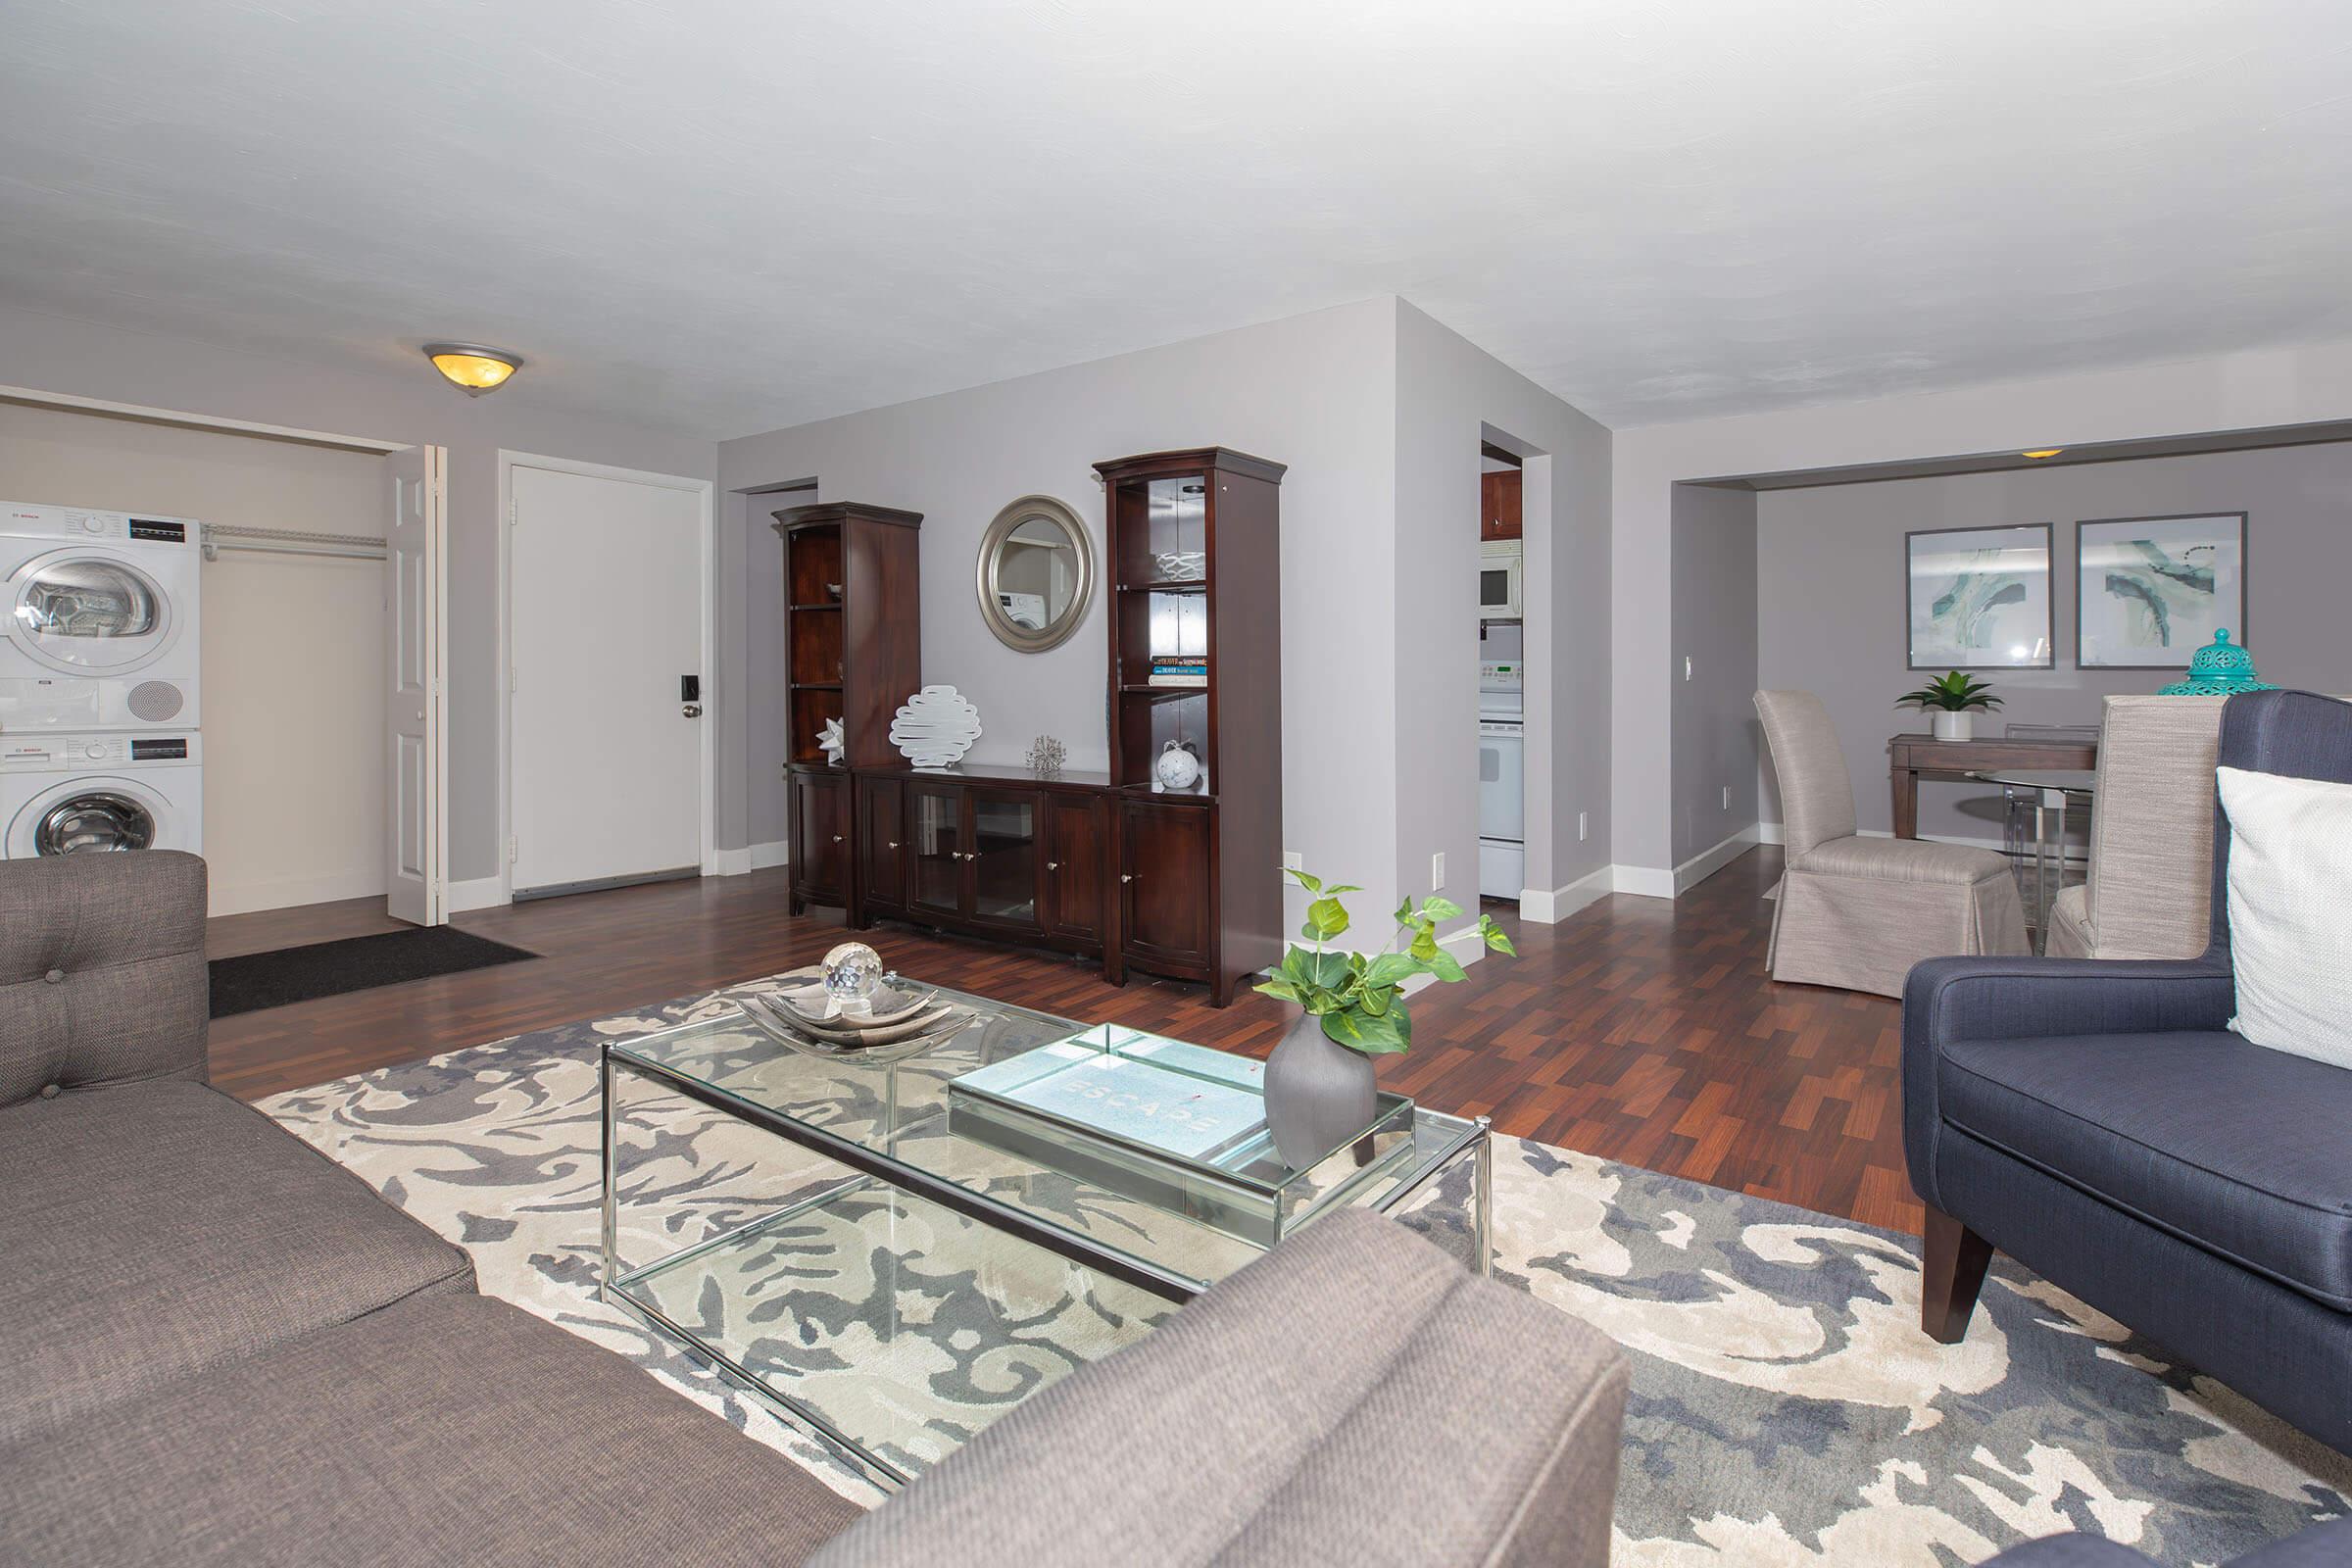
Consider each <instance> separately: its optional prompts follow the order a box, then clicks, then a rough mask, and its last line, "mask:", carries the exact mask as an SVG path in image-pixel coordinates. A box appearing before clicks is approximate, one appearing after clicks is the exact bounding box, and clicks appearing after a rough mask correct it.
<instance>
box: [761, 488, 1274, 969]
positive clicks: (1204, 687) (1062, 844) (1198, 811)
mask: <svg viewBox="0 0 2352 1568" xmlns="http://www.w3.org/2000/svg"><path fill="white" fill-rule="evenodd" d="M1095 468H1096V471H1097V472H1098V473H1099V474H1101V475H1102V478H1103V502H1104V510H1105V516H1104V527H1103V541H1102V545H1103V581H1104V588H1105V598H1106V602H1107V603H1106V607H1107V611H1108V613H1107V614H1106V616H1105V617H1104V618H1105V620H1106V622H1107V627H1108V632H1109V647H1108V655H1109V662H1108V681H1107V693H1106V698H1107V707H1108V713H1107V715H1106V716H1107V719H1108V735H1107V739H1108V742H1109V746H1108V751H1109V762H1110V767H1109V770H1108V771H1107V772H1105V773H1092V774H1089V773H1067V772H1065V773H1061V774H1056V775H1054V776H1053V777H1050V778H1041V777H1039V776H1037V775H1036V774H1034V773H1031V772H1030V771H1028V770H1027V769H1025V768H1017V767H1003V766H991V765H982V764H974V763H967V764H963V765H959V766H956V767H954V768H947V769H916V768H912V767H909V766H907V764H906V763H905V762H904V761H902V760H899V759H898V758H897V756H896V754H895V753H893V752H891V751H889V749H888V729H889V722H890V711H891V710H892V709H893V708H895V707H896V706H897V705H898V703H900V702H902V701H904V700H905V697H906V695H907V693H908V692H910V691H912V690H913V689H914V688H915V687H916V686H918V685H920V683H921V682H920V677H919V673H918V669H919V660H918V658H917V655H918V653H919V648H918V644H917V641H916V632H915V628H914V625H913V619H912V616H911V614H909V613H905V612H904V611H903V610H901V609H900V608H899V607H904V606H911V604H912V603H913V600H914V582H915V574H914V563H913V549H914V541H915V538H916V533H915V526H916V524H917V523H918V522H919V521H920V518H919V517H918V516H917V515H915V514H912V513H896V512H889V511H886V510H885V509H882V508H877V507H856V506H828V507H800V508H794V509H791V510H789V511H785V512H779V513H777V514H776V519H777V527H778V529H779V531H781V532H782V533H783V534H784V538H785V545H786V552H787V560H786V577H787V579H788V580H787V600H786V603H787V606H788V610H789V614H788V626H789V628H790V631H791V635H792V659H793V664H794V667H793V670H792V672H791V674H790V681H791V688H790V693H789V700H790V707H791V713H790V717H791V722H792V726H793V733H792V743H793V746H792V754H791V755H792V759H793V760H792V761H791V762H790V763H789V764H788V767H787V772H788V775H789V777H790V780H791V805H792V830H791V839H792V842H791V855H792V893H791V902H792V909H793V912H794V913H796V914H797V913H799V912H800V911H801V910H802V909H803V908H805V907H808V906H809V905H810V904H826V905H837V906H840V907H842V908H844V909H845V910H846V911H847V913H848V916H849V923H850V925H851V926H852V927H853V928H863V927H866V926H869V925H871V924H872V923H873V922H874V921H875V920H877V919H892V920H904V921H907V922H908V923H910V924H914V925H922V926H930V927H933V928H936V929H939V930H943V931H954V932H959V933H962V934H965V935H970V936H976V937H985V938H989V939H992V940H996V941H1000V942H1015V943H1021V944H1025V945H1028V946H1032V947H1041V948H1051V949H1054V950H1056V951H1059V952H1064V953H1070V954H1077V955H1084V956H1100V957H1101V958H1102V960H1103V975H1104V977H1105V978H1107V979H1109V980H1110V981H1112V982H1113V983H1114V984H1124V983H1125V981H1126V978H1127V971H1128V970H1129V969H1131V968H1133V969H1141V970H1146V971H1149V972H1151V973H1153V974H1164V975H1168V976H1171V977H1174V978H1176V979H1181V980H1198V981H1201V982H1204V983H1206V984H1207V986H1208V987H1209V1000H1210V1001H1211V1002H1212V1003H1213V1004H1214V1005H1217V1006H1220V1007H1222V1006H1224V1005H1226V1004H1227V1003H1229V1002H1231V1001H1232V1000H1233V994H1234V991H1235V990H1236V988H1237V987H1239V986H1240V985H1241V984H1242V983H1243V982H1244V981H1245V980H1246V979H1247V978H1248V977H1249V976H1250V975H1251V974H1252V973H1254V972H1255V971H1257V970H1259V969H1262V968H1265V967H1266V966H1267V965H1269V964H1272V963H1274V962H1276V961H1278V960H1279V959H1280V958H1281V956H1282V947H1283V930H1282V925H1283V919H1282V910H1283V893H1282V874H1281V865H1282V624H1281V622H1282V597H1281V595H1282V588H1281V571H1280V564H1281V551H1280V547H1279V540H1278V537H1277V526H1276V525H1277V521H1278V514H1279V492H1280V489H1281V483H1282V476H1283V473H1284V468H1283V466H1282V465H1281V464H1279V463H1269V462H1267V461H1265V460H1264V459H1262V458H1253V457H1250V456H1248V455H1247V454H1245V453H1240V452H1233V451H1229V450H1227V449H1226V448H1223V447H1206V448H1201V449H1198V450H1193V451H1185V452H1153V453H1147V454H1145V455H1143V456H1141V457H1134V458H1122V459H1119V460H1118V461H1116V462H1113V463H1099V464H1097V465H1095ZM877 607H880V608H881V612H882V613H876V610H877ZM834 716H839V717H841V718H843V719H844V722H845V727H846V728H847V730H848V732H849V756H848V759H847V762H846V765H844V766H839V767H835V766H830V765H828V764H827V763H825V762H824V761H822V760H819V757H818V755H817V754H816V751H815V745H814V736H815V728H814V726H815V725H816V724H820V723H821V722H822V720H823V719H824V718H827V717H834ZM1171 748H1175V749H1180V750H1183V751H1186V752H1189V753H1191V754H1192V757H1193V760H1195V761H1196V762H1197V763H1198V764H1199V776H1198V777H1197V778H1196V779H1195V780H1194V781H1193V782H1191V783H1190V784H1188V785H1186V786H1185V787H1183V788H1181V789H1175V790H1170V789H1167V788H1165V787H1164V786H1163V784H1162V783H1161V781H1160V777H1159V773H1158V765H1159V763H1160V761H1161V760H1162V758H1163V756H1164V755H1165V754H1166V753H1167V752H1168V751H1169V750H1170V749H1171Z"/></svg>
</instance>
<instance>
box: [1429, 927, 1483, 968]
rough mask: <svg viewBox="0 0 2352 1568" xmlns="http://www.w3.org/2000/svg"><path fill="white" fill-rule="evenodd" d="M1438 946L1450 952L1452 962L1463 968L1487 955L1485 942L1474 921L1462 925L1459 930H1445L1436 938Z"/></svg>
mask: <svg viewBox="0 0 2352 1568" xmlns="http://www.w3.org/2000/svg"><path fill="white" fill-rule="evenodd" d="M1438 946H1439V947H1441V948H1444V949H1446V951H1448V952H1450V953H1451V954H1452V955H1453V959H1454V962H1456V963H1458V964H1460V965H1461V966H1462V967H1463V968H1465V969H1467V968H1469V967H1470V965H1472V964H1474V963H1476V962H1477V961H1478V960H1479V959H1481V958H1483V957H1485V956H1487V944H1486V941H1485V939H1484V938H1482V937H1480V936H1479V934H1478V926H1477V923H1476V922H1472V923H1471V924H1469V925H1466V926H1464V927H1462V928H1461V929H1460V930H1459V931H1448V932H1446V934H1445V935H1444V936H1442V937H1440V938H1438Z"/></svg>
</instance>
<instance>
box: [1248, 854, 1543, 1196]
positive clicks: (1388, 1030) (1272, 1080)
mask: <svg viewBox="0 0 2352 1568" xmlns="http://www.w3.org/2000/svg"><path fill="white" fill-rule="evenodd" d="M1284 874H1285V875H1287V876H1289V877H1290V878H1292V879H1293V880H1294V881H1296V882H1297V883H1298V884H1299V886H1300V887H1302V888H1304V889H1306V891H1307V892H1308V894H1310V895H1311V896H1312V898H1313V900H1314V902H1313V903H1311V904H1309V905H1308V906H1307V907H1306V924H1305V925H1303V926H1301V927H1300V928H1299V935H1300V936H1302V937H1304V938H1306V940H1307V941H1309V942H1311V943H1313V944H1314V946H1313V947H1311V948H1306V947H1300V946H1299V944H1297V943H1293V944H1292V945H1291V948H1290V951H1289V952H1287V953H1285V954H1284V955H1283V956H1282V963H1281V965H1280V966H1279V967H1277V968H1276V969H1275V971H1274V973H1273V976H1272V978H1270V979H1268V980H1266V981H1264V982H1262V983H1261V984H1259V985H1258V987H1257V989H1258V990H1259V991H1262V992H1264V993H1265V994H1266V995H1267V996H1269V997H1280V998H1282V999H1283V1000H1284V1001H1285V1002H1296V1003H1297V1004H1299V1006H1301V1007H1303V1008H1305V1009H1306V1010H1305V1011H1304V1012H1303V1013H1301V1014H1300V1015H1299V1021H1298V1022H1296V1023H1294V1024H1292V1025H1291V1031H1290V1033H1288V1034H1286V1035H1284V1036H1283V1037H1282V1042H1281V1044H1279V1045H1277V1046H1276V1047H1275V1048H1274V1054H1273V1055H1271V1056H1269V1057H1267V1058H1266V1127H1267V1130H1268V1131H1269V1132H1271V1133H1272V1134H1273V1135H1274V1150H1275V1152H1277V1153H1279V1154H1280V1155H1281V1156H1282V1159H1283V1163H1285V1164H1287V1165H1289V1166H1290V1167H1291V1168H1292V1169H1294V1170H1304V1169H1306V1168H1307V1167H1309V1166H1311V1165H1313V1164H1315V1163H1316V1162H1318V1161H1320V1160H1321V1159H1322V1158H1323V1157H1324V1156H1325V1155H1327V1154H1329V1153H1331V1152H1332V1151H1334V1150H1336V1149H1338V1148H1340V1147H1341V1145H1343V1144H1345V1143H1346V1142H1347V1141H1348V1139H1349V1138H1351V1137H1353V1136H1354V1135H1355V1134H1357V1133H1360V1132H1362V1131H1363V1130H1364V1129H1365V1128H1367V1127H1369V1126H1371V1125H1372V1118H1373V1114H1374V1111H1375V1109H1376V1108H1377V1101H1376V1098H1375V1092H1374V1087H1373V1078H1372V1058H1373V1057H1374V1056H1380V1055H1387V1054H1391V1053H1393V1052H1398V1051H1405V1050H1409V1049H1410V1048H1411V1046H1412V1043H1413V1019H1412V1014H1411V1012H1410V1010H1409V1009H1408V1008H1407V1006H1406V1004H1405V999H1404V984H1405V982H1406V981H1408V980H1411V979H1413V978H1414V977H1415V976H1417V975H1433V976H1435V977H1436V978H1438V979H1440V980H1460V979H1462V978H1464V976H1463V973H1462V966H1461V963H1460V961H1459V960H1457V959H1456V958H1455V957H1454V956H1453V955H1452V954H1450V953H1447V952H1446V950H1445V949H1444V948H1442V947H1440V946H1439V945H1438V923H1439V922H1440V921H1442V920H1450V919H1452V918H1454V917H1455V916H1456V915H1458V914H1460V913H1461V912H1462V907H1461V906H1460V905H1458V904H1456V903H1454V902H1453V901H1452V900H1451V899H1441V898H1437V897H1435V896H1434V895H1433V896H1432V897H1430V898H1426V899H1423V900H1422V901H1421V903H1420V905H1419V906H1418V907H1415V905H1414V904H1413V902H1412V900H1410V899H1407V900H1405V901H1404V902H1403V903H1402V904H1399V905H1398V906H1397V915H1396V919H1397V935H1396V937H1395V938H1394V939H1393V940H1392V941H1391V942H1390V944H1389V946H1388V947H1387V948H1386V949H1384V950H1382V951H1381V952H1379V953H1374V954H1363V953H1348V952H1343V951H1337V950H1334V949H1333V948H1331V947H1330V946H1329V944H1330V943H1331V942H1332V940H1333V939H1334V938H1336V937H1339V936H1341V935H1343V934H1345V933H1346V931H1347V930H1348V907H1347V906H1346V905H1344V904H1342V903H1341V902H1340V895H1341V894H1343V893H1360V892H1362V891H1363V889H1361V888H1358V887H1354V886H1351V885H1349V884H1348V883H1335V884H1333V885H1331V886H1329V887H1326V886H1325V885H1324V884H1323V880H1322V878H1320V877H1316V876H1310V875H1308V874H1307V873H1306V872H1304V871H1294V870H1290V869H1288V868H1287V867H1286V868H1285V871H1284ZM1478 937H1479V940H1480V941H1482V942H1484V943H1485V944H1486V945H1487V946H1488V947H1490V948H1492V949H1494V950H1495V952H1497V953H1507V954H1510V955H1511V956H1513V957H1516V956H1518V950H1517V949H1515V948H1513V947H1512V946H1511V939H1510V938H1509V937H1508V936H1505V935H1504V934H1503V932H1502V931H1501V930H1500V929H1499V928H1498V927H1497V926H1496V925H1495V920H1494V917H1493V916H1491V915H1485V914H1482V915H1480V916H1479V917H1478Z"/></svg>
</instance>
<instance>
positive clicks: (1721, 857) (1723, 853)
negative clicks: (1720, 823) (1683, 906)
mask: <svg viewBox="0 0 2352 1568" xmlns="http://www.w3.org/2000/svg"><path fill="white" fill-rule="evenodd" d="M1757 826H1758V824H1756V823H1754V822H1750V823H1749V824H1748V825H1747V826H1745V827H1743V828H1741V829H1740V831H1739V832H1737V833H1735V834H1733V835H1732V836H1731V837H1730V838H1728V839H1725V840H1724V841H1723V842H1722V843H1721V844H1718V845H1716V846H1715V847H1714V848H1712V849H1706V850H1701V851H1699V852H1698V853H1697V854H1696V855H1693V856H1692V857H1691V858H1689V859H1688V860H1685V861H1684V862H1683V863H1682V864H1680V865H1678V866H1676V867H1675V868H1674V896H1675V897H1676V898H1678V899H1679V898H1681V897H1682V896H1683V895H1684V894H1686V893H1688V892H1690V891H1691V889H1692V888H1694V887H1696V886H1698V885H1699V884H1700V883H1701V882H1704V881H1705V880H1706V879H1707V878H1709V877H1711V876H1713V875H1714V874H1715V873H1716V872H1718V871H1720V870H1722V869H1723V868H1724V867H1725V866H1727V865H1729V864H1731V863H1732V862H1733V861H1734V860H1737V859H1738V858H1740V857H1741V856H1742V855H1745V854H1746V853H1747V852H1748V851H1749V850H1752V849H1754V848H1755V847H1756V828H1757Z"/></svg>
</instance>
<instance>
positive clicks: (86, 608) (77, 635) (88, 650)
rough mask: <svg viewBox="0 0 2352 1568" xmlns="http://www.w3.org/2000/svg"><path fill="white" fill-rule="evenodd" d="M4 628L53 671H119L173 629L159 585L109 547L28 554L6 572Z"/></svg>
mask: <svg viewBox="0 0 2352 1568" xmlns="http://www.w3.org/2000/svg"><path fill="white" fill-rule="evenodd" d="M9 590H10V593H11V596H12V598H13V601H14V602H13V603H12V604H11V606H10V607H9V608H10V613H9V628H8V634H9V636H10V637H11V638H13V639H14V640H15V641H16V643H17V645H18V646H19V647H20V648H22V649H24V650H25V654H26V656H27V657H29V658H30V659H32V660H33V661H34V662H38V663H41V664H45V665H47V666H48V667H49V668H51V669H54V670H56V671H58V672H59V673H60V674H66V675H119V674H125V673H127V672H129V671H131V670H134V669H137V668H138V667H139V666H140V665H142V664H145V663H148V662H151V661H153V660H155V659H157V658H159V657H160V656H161V655H162V654H163V653H164V652H165V651H166V650H167V649H169V648H170V647H171V646H172V638H173V636H174V634H175V632H176V630H177V628H176V626H175V625H174V624H173V622H174V619H175V617H174V616H173V614H172V601H171V598H170V596H169V595H167V594H166V593H165V592H164V590H163V587H162V585H161V584H159V583H158V582H157V581H156V580H155V578H154V576H153V575H152V574H151V573H150V572H149V571H148V570H147V569H146V567H145V566H143V565H141V564H139V563H138V562H136V561H133V560H131V559H129V558H128V557H127V556H123V555H119V554H117V553H115V552H113V551H108V550H96V549H80V550H57V551H52V552H50V553H49V554H48V555H45V556H38V557H35V558H34V559H33V560H31V561H28V562H26V563H25V564H24V565H23V566H20V567H19V568H17V571H16V572H15V574H14V575H13V576H11V577H10V578H9Z"/></svg>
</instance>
